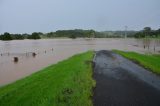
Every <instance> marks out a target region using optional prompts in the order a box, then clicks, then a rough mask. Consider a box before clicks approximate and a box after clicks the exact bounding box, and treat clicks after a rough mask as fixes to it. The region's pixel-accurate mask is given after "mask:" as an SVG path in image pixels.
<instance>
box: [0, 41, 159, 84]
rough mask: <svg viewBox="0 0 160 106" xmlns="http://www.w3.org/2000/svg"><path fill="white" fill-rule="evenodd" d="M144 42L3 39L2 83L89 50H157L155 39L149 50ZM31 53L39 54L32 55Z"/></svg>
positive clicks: (0, 54) (0, 50)
mask: <svg viewBox="0 0 160 106" xmlns="http://www.w3.org/2000/svg"><path fill="white" fill-rule="evenodd" d="M154 42H155V41H154ZM143 44H145V43H144V42H143V41H139V40H136V39H122V38H114V39H113V38H107V39H102V38H101V39H83V38H79V39H41V40H13V41H0V86H3V85H6V84H8V83H11V82H14V81H16V80H18V79H20V78H23V77H25V76H28V75H30V74H32V73H34V72H36V71H38V70H41V69H43V68H44V67H47V66H48V65H51V64H55V63H57V62H59V61H61V60H64V59H67V58H69V57H71V56H72V55H74V54H77V53H82V52H85V51H88V50H96V51H97V50H112V49H119V50H127V51H137V52H140V53H144V52H147V51H148V52H154V49H152V48H153V45H154V44H152V41H150V42H149V44H152V45H150V48H149V49H146V48H145V49H144V45H143ZM159 44H160V43H159V42H158V43H157V42H156V45H154V46H155V48H156V52H159V51H160V45H159ZM32 53H36V54H37V55H36V56H33V55H32ZM14 57H18V62H14Z"/></svg>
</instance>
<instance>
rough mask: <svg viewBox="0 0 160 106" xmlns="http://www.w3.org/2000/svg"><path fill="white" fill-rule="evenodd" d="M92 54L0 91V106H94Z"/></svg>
mask: <svg viewBox="0 0 160 106" xmlns="http://www.w3.org/2000/svg"><path fill="white" fill-rule="evenodd" d="M92 58H93V52H91V51H89V52H86V53H83V54H78V55H75V56H73V57H71V58H69V59H67V60H64V61H62V62H59V63H58V64H55V65H51V66H49V67H47V68H45V69H43V70H41V71H39V72H37V73H34V74H32V75H30V76H28V77H26V78H24V79H22V80H19V81H16V82H15V83H12V84H9V85H7V86H4V87H1V88H0V106H91V105H92V100H91V99H92V98H91V96H92V87H93V86H95V82H94V80H93V79H92V67H91V63H90V62H89V61H91V60H92Z"/></svg>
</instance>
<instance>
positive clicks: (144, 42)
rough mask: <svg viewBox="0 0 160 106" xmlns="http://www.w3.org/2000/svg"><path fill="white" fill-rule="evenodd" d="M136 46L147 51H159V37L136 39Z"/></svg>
mask: <svg viewBox="0 0 160 106" xmlns="http://www.w3.org/2000/svg"><path fill="white" fill-rule="evenodd" d="M137 44H138V46H140V47H142V48H143V49H144V50H145V52H147V53H160V39H152V38H143V39H137Z"/></svg>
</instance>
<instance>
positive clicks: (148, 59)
mask: <svg viewBox="0 0 160 106" xmlns="http://www.w3.org/2000/svg"><path fill="white" fill-rule="evenodd" d="M114 52H116V53H118V54H120V55H122V56H124V57H126V58H128V59H131V60H133V61H135V62H136V63H139V64H140V65H142V66H143V67H145V68H146V69H149V70H151V71H152V72H154V73H156V74H160V55H148V54H139V53H135V52H124V51H119V50H114Z"/></svg>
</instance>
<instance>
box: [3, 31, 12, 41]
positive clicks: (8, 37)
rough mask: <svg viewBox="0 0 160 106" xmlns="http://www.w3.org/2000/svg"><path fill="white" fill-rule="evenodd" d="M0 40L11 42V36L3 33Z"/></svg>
mask: <svg viewBox="0 0 160 106" xmlns="http://www.w3.org/2000/svg"><path fill="white" fill-rule="evenodd" d="M0 40H12V37H11V34H10V33H8V32H5V33H4V34H3V35H1V36H0Z"/></svg>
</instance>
